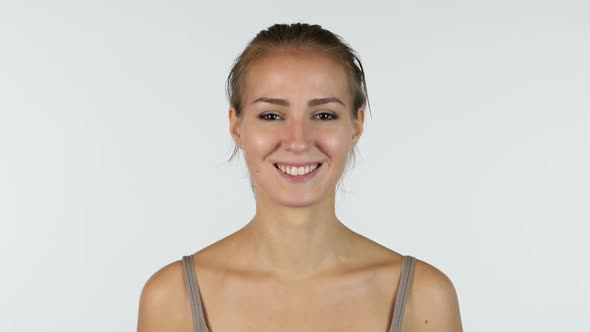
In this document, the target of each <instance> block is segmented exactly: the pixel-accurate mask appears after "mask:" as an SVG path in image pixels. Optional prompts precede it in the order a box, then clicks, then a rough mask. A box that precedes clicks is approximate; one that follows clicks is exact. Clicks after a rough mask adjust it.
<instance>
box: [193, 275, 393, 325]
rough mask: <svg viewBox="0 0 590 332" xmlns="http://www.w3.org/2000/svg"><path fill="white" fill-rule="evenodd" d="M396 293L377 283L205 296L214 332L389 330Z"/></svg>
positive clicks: (247, 289)
mask: <svg viewBox="0 0 590 332" xmlns="http://www.w3.org/2000/svg"><path fill="white" fill-rule="evenodd" d="M390 286H393V285H390ZM395 291H396V290H395V287H383V286H382V285H380V284H379V283H375V282H365V283H358V282H356V283H340V284H330V285H329V286H325V285H324V286H322V287H307V288H299V287H296V286H292V287H268V286H266V287H260V286H258V287H257V286H256V285H250V286H249V287H239V288H232V287H225V288H224V289H223V290H222V291H220V292H216V293H210V294H203V297H204V302H205V303H206V304H205V309H204V310H205V315H206V317H207V322H208V325H209V328H210V330H211V331H212V332H213V331H214V332H224V331H232V332H233V331H256V332H265V331H269V332H271V331H272V332H277V331H283V332H290V331H293V332H295V331H297V332H306V331H310V332H311V331H339V332H346V331H367V332H371V331H375V332H387V331H388V330H389V326H390V323H391V315H392V312H393V306H394V297H395Z"/></svg>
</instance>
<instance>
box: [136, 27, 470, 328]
mask: <svg viewBox="0 0 590 332" xmlns="http://www.w3.org/2000/svg"><path fill="white" fill-rule="evenodd" d="M228 95H229V99H230V109H229V130H230V133H231V136H232V138H233V140H234V141H235V143H236V149H237V150H238V149H239V150H241V151H242V152H243V156H244V158H245V161H246V164H247V167H248V170H249V173H250V177H251V183H252V187H253V189H254V192H255V196H256V213H255V215H254V216H253V218H252V219H251V220H250V221H249V222H248V223H247V225H246V226H244V227H243V228H242V229H240V230H239V231H237V232H235V233H233V234H231V235H229V236H228V237H226V238H224V239H222V240H220V241H218V242H216V243H214V244H212V245H210V246H208V247H206V248H204V249H202V250H200V251H198V252H197V253H195V254H193V255H191V256H186V257H183V259H182V260H179V261H176V262H174V263H171V264H170V265H167V266H166V267H164V268H162V269H161V270H160V271H158V272H156V273H155V274H154V275H153V276H152V277H151V278H150V279H149V280H148V282H147V283H146V285H145V287H144V289H143V291H142V295H141V299H140V305H139V322H138V331H139V332H152V331H154V332H155V331H158V332H160V331H186V332H206V331H210V332H226V331H227V332H236V331H239V332H242V331H256V332H262V331H269V332H277V331H297V332H305V331H310V332H311V331H314V332H315V331H339V332H345V331H363V332H371V331H375V332H388V331H390V332H391V331H404V332H416V331H437V332H458V331H461V330H462V327H461V319H460V315H459V306H458V301H457V295H456V292H455V289H454V287H453V285H452V283H451V281H450V280H449V279H448V278H447V277H446V276H445V275H444V274H443V273H442V272H440V271H439V270H437V269H436V268H434V267H433V266H431V265H429V264H427V263H425V262H422V261H420V260H416V259H415V258H413V257H411V256H402V255H400V254H398V253H396V252H394V251H392V250H390V249H388V248H385V247H383V246H381V245H379V244H377V243H375V242H373V241H371V240H369V239H367V238H365V237H363V236H362V235H360V234H358V233H355V232H354V231H352V230H350V229H349V228H347V227H346V226H345V225H344V224H343V223H342V222H341V221H340V220H338V218H337V217H336V213H335V196H336V189H337V186H338V182H339V180H340V178H341V176H342V174H343V172H344V171H345V169H346V166H347V163H348V161H349V158H350V157H351V155H352V153H353V149H354V147H355V145H356V143H357V142H358V140H359V138H360V137H361V135H362V133H363V124H364V119H365V107H366V104H367V89H366V83H365V75H364V71H363V68H362V65H361V63H360V61H359V58H358V56H357V55H356V53H355V52H354V51H353V50H352V49H351V48H350V47H349V46H348V45H347V44H346V43H345V42H344V41H343V40H342V39H341V38H339V37H338V36H336V35H335V34H333V33H331V32H329V31H327V30H325V29H323V28H321V27H320V26H318V25H307V24H291V25H286V24H278V25H274V26H271V27H270V28H268V29H266V30H263V31H261V32H260V33H258V35H257V36H256V37H255V38H254V39H253V40H252V41H251V42H250V44H249V45H248V46H247V47H246V49H245V50H244V52H243V53H242V54H241V55H240V56H239V57H238V59H236V62H235V63H234V66H233V68H232V70H231V72H230V75H229V77H228ZM237 150H236V151H237ZM236 151H234V153H235V152H236ZM402 323H403V324H402ZM402 327H403V329H402Z"/></svg>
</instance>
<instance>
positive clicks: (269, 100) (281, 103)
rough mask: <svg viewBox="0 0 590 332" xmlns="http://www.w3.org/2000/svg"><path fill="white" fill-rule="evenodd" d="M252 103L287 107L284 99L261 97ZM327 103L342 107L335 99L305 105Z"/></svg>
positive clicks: (315, 100) (319, 99) (313, 100)
mask: <svg viewBox="0 0 590 332" xmlns="http://www.w3.org/2000/svg"><path fill="white" fill-rule="evenodd" d="M254 103H269V104H273V105H279V106H289V102H288V101H286V100H285V99H280V98H267V97H261V98H258V99H256V100H255V101H253V102H252V104H254ZM328 103H338V104H340V105H342V106H344V103H343V102H342V101H341V100H340V99H338V98H336V97H326V98H316V99H312V100H310V101H309V102H308V103H307V105H308V106H318V105H324V104H328Z"/></svg>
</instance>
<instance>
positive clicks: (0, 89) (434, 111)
mask: <svg viewBox="0 0 590 332" xmlns="http://www.w3.org/2000/svg"><path fill="white" fill-rule="evenodd" d="M296 21H303V22H311V23H318V24H321V25H322V26H324V27H326V28H328V29H330V30H332V31H333V32H335V33H338V34H340V35H341V36H343V37H344V38H345V39H346V40H347V41H348V42H349V43H351V44H352V46H353V47H354V48H355V49H357V50H358V52H359V53H360V55H361V57H362V60H363V61H364V64H365V67H366V71H367V80H368V86H369V95H370V100H371V106H372V114H373V116H372V118H371V117H369V118H368V119H367V124H366V128H365V135H364V136H363V137H362V139H361V141H360V145H359V149H360V152H361V154H360V158H359V160H358V163H357V167H356V168H355V169H354V170H353V171H352V172H351V173H350V174H349V176H348V177H347V179H346V181H345V188H344V189H345V190H346V192H345V193H341V194H339V199H338V210H337V211H338V215H339V217H340V218H341V219H342V221H343V222H344V223H345V224H346V225H348V226H349V227H350V228H352V229H353V230H356V231H357V232H359V233H361V234H364V235H365V236H367V237H369V238H371V239H373V240H375V241H377V242H379V243H381V244H383V245H385V246H387V247H389V248H391V249H393V250H396V251H398V252H401V253H403V254H411V255H414V256H416V257H418V258H420V259H422V260H425V261H427V262H430V263H431V264H433V265H435V266H437V267H438V268H440V269H441V270H442V271H444V272H445V273H446V274H447V275H448V276H449V277H450V278H451V279H452V280H453V282H454V284H455V286H456V288H457V291H458V294H459V299H460V305H461V312H462V317H463V324H464V328H465V330H466V331H485V332H492V331H582V330H586V329H587V326H588V324H587V316H588V315H589V314H590V305H589V302H588V301H589V299H590V289H589V288H590V286H589V285H588V280H590V267H589V264H588V262H587V261H588V259H589V257H588V256H589V255H588V253H589V252H590V245H589V244H588V242H587V238H588V234H589V232H588V225H587V224H588V223H589V222H590V208H589V202H590V189H589V187H590V175H589V170H590V97H589V95H590V93H589V92H590V84H589V77H590V65H589V63H590V60H589V59H590V41H589V40H590V5H589V4H588V2H587V1H532V0H531V1H520V0H517V1H515V0H512V1H435V0H430V1H355V2H350V3H344V2H341V1H329V2H328V1H326V2H322V1H300V0H299V1H289V2H279V1H241V2H236V3H234V4H230V3H216V2H214V1H207V2H199V1H129V0H125V1H121V0H118V1H93V2H90V1H64V0H55V1H35V2H33V1H6V0H2V1H1V2H0V158H1V159H0V269H1V271H0V281H1V282H0V330H1V331H93V332H94V331H96V332H98V331H132V330H135V329H136V320H137V305H138V299H139V294H140V291H141V287H142V286H143V284H144V283H145V281H146V280H147V279H148V277H149V276H150V275H151V274H152V273H154V272H155V271H156V270H158V269H159V268H160V267H162V266H164V265H166V264H167V263H169V262H172V261H174V260H177V259H179V258H180V257H181V256H182V255H184V254H189V253H193V252H195V251H197V250H199V249H201V248H203V247H205V246H207V245H209V244H211V243H213V242H215V241H217V240H218V239H221V238H223V237H225V236H226V235H229V234H230V233H231V232H233V231H235V230H237V229H238V228H240V227H242V226H243V225H244V224H245V223H246V222H247V221H248V220H249V218H250V217H251V216H252V214H253V212H254V209H253V208H254V201H253V198H252V193H251V192H250V188H249V184H248V178H247V172H246V168H245V165H244V163H243V162H242V161H241V160H240V161H238V162H235V163H231V164H228V163H227V162H226V160H227V158H228V157H229V155H230V154H231V151H232V148H233V144H232V141H231V138H230V136H229V134H228V129H227V126H228V125H227V107H228V104H227V101H226V99H225V96H224V83H225V78H226V75H227V73H228V71H229V68H230V66H231V63H232V61H233V59H234V58H235V56H236V55H237V54H238V53H239V52H240V51H241V50H242V49H243V47H244V46H245V45H246V42H247V41H248V40H249V39H250V38H252V37H253V36H254V35H255V34H256V32H258V31H259V30H261V29H263V28H265V27H267V26H269V25H271V24H273V23H284V22H288V23H291V22H296ZM394 286H395V285H393V284H392V287H394Z"/></svg>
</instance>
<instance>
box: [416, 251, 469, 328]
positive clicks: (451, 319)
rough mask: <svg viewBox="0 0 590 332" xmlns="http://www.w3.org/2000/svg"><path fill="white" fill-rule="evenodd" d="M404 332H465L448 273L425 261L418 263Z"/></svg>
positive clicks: (455, 293)
mask: <svg viewBox="0 0 590 332" xmlns="http://www.w3.org/2000/svg"><path fill="white" fill-rule="evenodd" d="M404 331H405V332H406V331H407V332H432V331H437V332H462V331H463V327H462V324H461V315H460V311H459V301H458V298H457V292H456V291H455V287H454V286H453V283H452V282H451V280H450V279H449V278H448V277H447V276H446V275H445V274H444V273H442V272H441V271H439V270H438V269H436V268H435V267H433V266H431V265H429V264H427V263H425V262H422V261H418V262H417V264H416V270H415V273H414V280H413V283H412V289H411V291H410V298H409V299H408V312H407V313H406V317H405V318H404Z"/></svg>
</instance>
